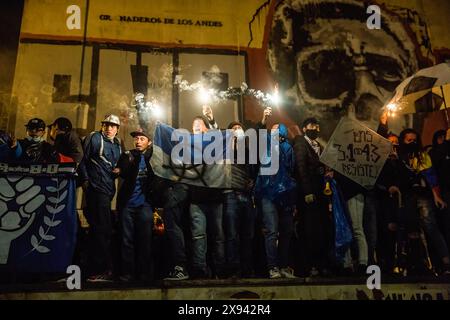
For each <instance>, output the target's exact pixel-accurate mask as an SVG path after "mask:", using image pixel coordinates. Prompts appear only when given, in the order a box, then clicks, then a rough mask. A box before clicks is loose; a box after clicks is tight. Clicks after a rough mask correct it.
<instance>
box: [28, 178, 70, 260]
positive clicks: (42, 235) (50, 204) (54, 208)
mask: <svg viewBox="0 0 450 320" xmlns="http://www.w3.org/2000/svg"><path fill="white" fill-rule="evenodd" d="M52 181H55V182H56V186H55V187H53V186H48V187H47V188H46V190H47V191H48V192H50V193H52V194H53V195H52V196H49V197H47V199H46V203H45V208H46V209H47V210H46V211H45V212H46V213H48V214H49V215H50V216H47V215H44V225H45V226H44V225H41V226H40V227H39V232H38V234H37V235H35V234H33V235H32V236H31V239H30V241H31V245H32V247H33V249H32V250H31V251H30V253H31V252H32V251H34V250H36V251H37V252H39V253H48V252H50V249H49V248H48V247H46V246H45V245H43V242H44V241H53V240H55V239H56V237H55V236H54V235H51V234H50V230H51V229H52V228H54V227H56V226H58V225H59V224H60V223H61V222H62V221H61V220H57V219H56V215H57V214H58V213H60V212H61V211H63V210H64V208H65V207H66V205H65V204H60V203H61V202H62V201H63V200H64V199H65V198H66V197H67V194H68V190H64V188H65V187H66V186H67V180H63V181H62V182H61V183H59V179H55V178H54V179H52ZM63 190H64V191H63Z"/></svg>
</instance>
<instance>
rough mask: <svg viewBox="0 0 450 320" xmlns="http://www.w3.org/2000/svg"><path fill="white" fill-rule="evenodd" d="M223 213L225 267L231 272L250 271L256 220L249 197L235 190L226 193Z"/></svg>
mask: <svg viewBox="0 0 450 320" xmlns="http://www.w3.org/2000/svg"><path fill="white" fill-rule="evenodd" d="M223 214H224V216H223V220H224V228H225V258H226V265H227V268H228V270H229V271H231V272H236V271H239V270H241V271H242V273H244V274H247V273H250V272H251V270H252V255H253V252H252V245H253V238H254V235H255V220H256V209H255V208H254V207H253V203H252V199H251V197H250V196H248V195H246V194H243V193H240V192H237V191H232V192H229V193H226V194H225V202H224V211H223Z"/></svg>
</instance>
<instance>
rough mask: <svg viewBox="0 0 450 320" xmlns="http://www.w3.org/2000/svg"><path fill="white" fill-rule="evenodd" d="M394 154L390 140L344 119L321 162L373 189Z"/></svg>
mask: <svg viewBox="0 0 450 320" xmlns="http://www.w3.org/2000/svg"><path fill="white" fill-rule="evenodd" d="M391 150H392V146H391V143H390V141H389V140H387V139H385V138H383V137H382V136H380V135H379V134H378V133H376V132H375V131H373V130H371V129H369V128H367V127H366V126H364V125H363V124H362V123H360V122H358V121H356V120H353V119H349V118H342V119H341V121H340V122H339V124H338V125H337V127H336V129H335V130H334V132H333V135H332V136H331V138H330V140H329V142H328V144H327V146H326V147H325V149H324V151H323V152H322V155H321V156H320V161H322V163H324V164H326V165H327V166H329V167H330V168H332V169H334V170H336V171H337V172H339V173H341V174H343V175H345V176H346V177H348V178H350V179H351V180H353V181H355V182H356V183H358V184H360V185H362V186H363V187H365V188H366V189H372V188H373V186H374V185H375V182H376V181H377V179H378V176H379V174H380V172H381V169H382V168H383V166H384V163H385V161H386V159H387V157H388V155H389V153H390V152H391Z"/></svg>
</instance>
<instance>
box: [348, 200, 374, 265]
mask: <svg viewBox="0 0 450 320" xmlns="http://www.w3.org/2000/svg"><path fill="white" fill-rule="evenodd" d="M347 206H348V211H349V213H350V219H351V222H352V229H353V237H354V239H355V241H356V245H357V247H358V264H360V265H367V262H368V252H367V250H368V249H367V242H366V236H365V234H364V228H363V215H364V195H362V194H361V193H360V194H357V195H356V196H354V197H353V198H350V199H348V200H347ZM344 264H345V267H348V266H350V265H351V255H350V249H349V250H348V251H347V254H346V256H345V262H344Z"/></svg>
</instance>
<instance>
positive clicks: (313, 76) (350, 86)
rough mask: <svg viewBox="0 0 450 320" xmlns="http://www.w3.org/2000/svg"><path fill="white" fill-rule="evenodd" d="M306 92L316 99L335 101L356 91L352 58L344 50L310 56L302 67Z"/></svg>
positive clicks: (325, 51) (320, 52) (324, 51)
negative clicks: (343, 94)
mask: <svg viewBox="0 0 450 320" xmlns="http://www.w3.org/2000/svg"><path fill="white" fill-rule="evenodd" d="M300 70H301V73H302V76H303V79H304V87H305V91H306V92H307V93H308V94H309V95H310V96H311V97H313V98H316V99H335V98H338V97H339V96H340V95H342V93H344V92H346V91H352V90H354V85H355V77H354V73H353V67H352V63H351V60H350V58H349V57H348V56H347V55H346V54H345V51H343V50H322V51H319V52H315V53H312V54H311V55H309V56H308V57H307V58H306V59H305V61H304V62H303V63H302V65H301V69H300Z"/></svg>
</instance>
